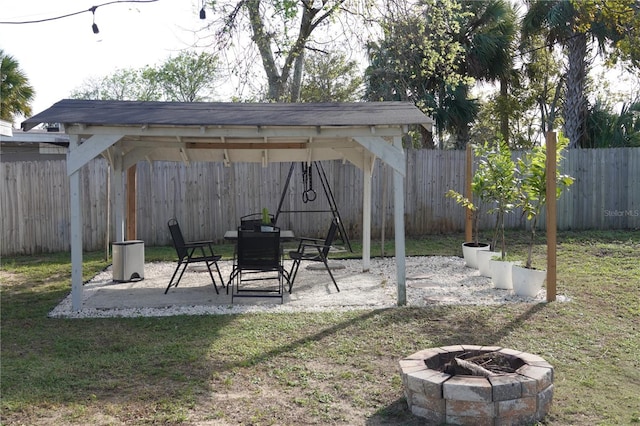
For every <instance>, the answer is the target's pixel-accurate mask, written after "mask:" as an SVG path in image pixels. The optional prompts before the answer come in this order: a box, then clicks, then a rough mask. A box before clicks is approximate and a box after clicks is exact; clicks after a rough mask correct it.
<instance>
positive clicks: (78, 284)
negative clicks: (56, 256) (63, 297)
mask: <svg viewBox="0 0 640 426" xmlns="http://www.w3.org/2000/svg"><path fill="white" fill-rule="evenodd" d="M78 139H79V137H78V136H77V135H70V136H69V151H68V153H67V174H68V175H69V193H70V197H71V200H70V201H71V202H70V219H71V308H72V309H73V310H74V311H79V310H81V309H82V201H81V200H82V197H81V193H80V191H81V186H80V170H81V169H80V167H75V165H74V163H73V161H72V160H71V153H72V152H73V150H74V149H77V148H78Z"/></svg>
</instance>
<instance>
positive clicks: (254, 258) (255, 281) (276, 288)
mask: <svg viewBox="0 0 640 426" xmlns="http://www.w3.org/2000/svg"><path fill="white" fill-rule="evenodd" d="M269 281H270V283H269ZM274 281H275V284H273V283H274ZM285 281H287V282H288V273H287V271H285V269H284V267H283V255H282V250H281V248H280V228H277V227H274V228H273V231H265V232H260V231H256V230H253V229H251V230H249V229H242V227H240V228H238V242H237V247H236V254H235V257H234V265H233V271H232V272H231V276H230V277H229V282H228V283H227V293H228V292H229V288H231V302H232V303H233V299H234V298H235V297H278V298H280V303H282V302H283V300H284V282H285Z"/></svg>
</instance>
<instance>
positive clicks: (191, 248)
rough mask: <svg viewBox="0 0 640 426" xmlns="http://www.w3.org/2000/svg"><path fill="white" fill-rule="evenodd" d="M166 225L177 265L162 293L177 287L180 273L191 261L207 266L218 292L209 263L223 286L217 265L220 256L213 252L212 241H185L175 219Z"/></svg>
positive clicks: (182, 273)
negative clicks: (176, 256) (213, 266)
mask: <svg viewBox="0 0 640 426" xmlns="http://www.w3.org/2000/svg"><path fill="white" fill-rule="evenodd" d="M167 225H168V226H169V232H171V238H172V239H173V246H174V247H175V249H176V254H177V255H178V265H177V266H176V270H175V271H174V272H173V275H172V276H171V280H169V285H168V286H167V289H166V290H165V291H164V294H167V292H168V291H169V289H170V288H171V287H172V286H173V287H178V283H180V280H181V279H182V275H184V272H185V270H186V269H187V266H188V265H190V264H193V263H204V264H205V265H206V266H207V270H208V271H209V276H210V277H211V281H212V282H213V287H214V288H215V289H216V294H219V292H218V286H217V285H216V280H215V279H214V278H213V272H212V271H211V265H215V267H216V270H217V271H218V277H220V283H221V285H222V287H223V288H224V280H223V279H222V274H221V273H220V268H219V267H218V260H220V258H222V256H218V255H216V254H215V253H214V251H213V241H190V242H185V240H184V237H183V236H182V231H181V230H180V225H179V224H178V221H177V220H176V219H171V220H169V222H168V223H167ZM181 266H182V271H181V272H180V275H179V276H178V279H177V280H176V282H175V283H174V282H173V279H174V278H175V277H176V274H177V273H178V271H179V270H180V267H181Z"/></svg>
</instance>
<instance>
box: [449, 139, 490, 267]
mask: <svg viewBox="0 0 640 426" xmlns="http://www.w3.org/2000/svg"><path fill="white" fill-rule="evenodd" d="M474 151H475V155H476V156H478V155H479V152H478V147H477V146H474ZM484 173H485V169H484V168H480V167H478V169H477V170H476V172H475V173H474V175H473V177H472V178H471V194H472V197H473V198H474V199H475V200H477V201H476V202H474V201H473V200H470V199H468V198H467V197H465V196H464V195H462V194H461V193H459V192H457V191H454V190H453V189H450V190H449V191H447V193H446V194H445V195H446V196H447V197H449V198H453V199H454V200H455V201H456V203H458V204H460V205H461V206H462V207H464V208H467V209H469V210H470V211H471V214H472V222H471V223H472V225H471V227H472V236H473V237H472V238H473V241H465V242H464V243H462V255H463V257H464V260H465V263H466V265H467V266H468V267H470V268H477V267H478V260H477V254H476V253H477V252H478V251H481V250H489V248H490V247H489V243H481V242H480V241H479V239H480V216H481V207H482V203H483V202H484V200H485V198H486V196H487V183H486V180H485V179H484Z"/></svg>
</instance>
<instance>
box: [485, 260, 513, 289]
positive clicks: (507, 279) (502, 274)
mask: <svg viewBox="0 0 640 426" xmlns="http://www.w3.org/2000/svg"><path fill="white" fill-rule="evenodd" d="M512 266H513V262H509V261H503V260H490V261H489V267H490V268H491V281H492V282H493V285H494V286H495V288H502V289H505V290H511V289H513V283H512V280H511V269H512Z"/></svg>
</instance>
